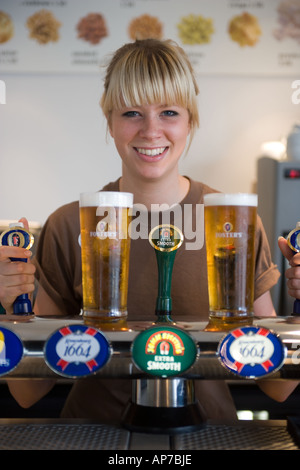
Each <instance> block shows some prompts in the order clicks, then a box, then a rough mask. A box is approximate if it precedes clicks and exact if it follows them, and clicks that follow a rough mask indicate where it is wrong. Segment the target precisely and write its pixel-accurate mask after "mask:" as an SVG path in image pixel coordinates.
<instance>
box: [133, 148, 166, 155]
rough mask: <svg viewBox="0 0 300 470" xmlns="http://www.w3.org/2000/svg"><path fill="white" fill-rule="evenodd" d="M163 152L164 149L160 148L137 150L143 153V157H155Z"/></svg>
mask: <svg viewBox="0 0 300 470" xmlns="http://www.w3.org/2000/svg"><path fill="white" fill-rule="evenodd" d="M164 150H165V147H160V148H156V149H143V148H138V149H137V151H138V152H139V153H143V154H144V155H149V156H151V157H154V156H156V155H160V154H161V153H163V152H164Z"/></svg>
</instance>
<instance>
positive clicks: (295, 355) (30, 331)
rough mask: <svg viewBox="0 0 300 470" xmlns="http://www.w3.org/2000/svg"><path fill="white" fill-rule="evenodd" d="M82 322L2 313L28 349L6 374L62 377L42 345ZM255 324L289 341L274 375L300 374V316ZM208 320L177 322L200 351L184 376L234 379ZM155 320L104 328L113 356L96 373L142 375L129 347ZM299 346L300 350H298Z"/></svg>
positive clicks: (1, 323)
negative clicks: (121, 328)
mask: <svg viewBox="0 0 300 470" xmlns="http://www.w3.org/2000/svg"><path fill="white" fill-rule="evenodd" d="M74 324H83V320H82V318H81V317H77V318H76V319H72V318H63V319H57V318H56V319H54V318H39V317H32V318H29V319H27V320H26V319H25V318H20V319H16V318H15V317H6V316H3V319H2V318H1V321H0V327H4V328H7V329H10V330H11V331H13V332H14V333H15V334H16V335H17V336H18V337H19V338H20V339H21V341H22V343H23V347H24V354H23V357H22V359H21V361H20V363H19V364H18V365H17V366H16V367H15V369H13V370H12V371H11V372H10V373H9V374H8V375H7V376H9V377H14V378H26V377H31V378H44V377H54V376H55V377H56V378H59V376H58V375H57V374H56V373H55V372H53V371H52V370H51V369H50V367H49V366H48V365H47V363H46V361H45V357H44V346H45V344H46V342H47V340H48V338H49V337H50V336H51V335H53V334H54V333H55V331H56V330H59V329H60V328H62V327H63V326H67V325H74ZM253 324H254V325H255V326H262V327H265V328H267V329H269V330H271V331H272V332H274V333H276V334H277V335H278V336H279V337H280V339H281V340H282V342H283V344H284V345H285V346H286V350H287V355H286V359H285V361H284V364H283V366H282V367H281V368H280V369H279V370H278V371H277V372H274V373H273V374H272V376H271V377H272V378H278V379H280V378H284V379H289V378H291V379H294V378H300V366H299V363H300V359H299V352H298V348H299V346H300V317H299V318H298V317H272V318H271V317H270V318H263V319H258V318H257V319H254V322H253ZM206 325H207V323H206V322H178V323H176V326H178V327H179V328H181V329H183V330H184V331H186V332H187V333H189V334H190V335H191V337H192V338H193V339H194V341H195V343H196V344H197V346H198V349H199V354H198V356H197V358H196V361H195V363H194V364H193V366H192V367H191V368H190V369H189V370H188V371H186V372H184V373H183V374H181V376H182V377H187V378H195V379H230V380H234V379H237V380H239V377H238V376H236V375H235V374H233V373H231V372H230V371H228V370H227V369H226V368H225V367H224V366H223V365H222V364H221V362H220V360H219V357H218V345H219V343H220V341H221V340H222V339H223V338H224V336H225V335H226V334H227V333H226V332H209V331H204V329H205V327H206ZM151 326H153V323H152V322H128V330H127V331H103V334H104V335H105V337H106V338H107V340H108V341H109V343H110V345H111V351H112V354H111V358H110V360H109V361H108V362H107V363H106V364H105V365H104V366H103V368H102V369H100V370H98V371H97V372H96V373H95V374H93V375H91V378H92V377H95V376H101V377H131V378H139V377H144V376H146V374H145V373H144V372H142V371H140V370H139V369H138V368H137V367H136V366H135V364H134V362H133V360H132V355H131V347H132V343H133V341H134V339H135V338H136V336H137V335H138V334H139V333H140V332H141V331H143V330H145V329H146V328H149V327H151ZM299 350H300V349H299Z"/></svg>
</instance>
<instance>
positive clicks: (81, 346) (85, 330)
mask: <svg viewBox="0 0 300 470" xmlns="http://www.w3.org/2000/svg"><path fill="white" fill-rule="evenodd" d="M44 354H45V361H46V363H47V364H48V366H49V367H50V369H52V370H53V371H54V372H56V373H57V374H59V375H63V376H64V377H72V378H77V377H85V376H87V375H91V374H94V373H95V372H96V371H97V370H99V369H101V368H102V367H103V366H104V365H105V364H106V363H107V361H108V359H109V358H110V354H111V348H110V344H109V342H108V340H107V339H106V338H105V336H104V335H103V334H102V333H101V332H100V331H99V330H96V329H95V328H92V327H90V326H86V325H68V326H64V327H63V328H60V329H59V330H57V331H56V332H55V333H53V334H52V335H51V336H50V338H49V339H48V340H47V341H46V344H45V348H44Z"/></svg>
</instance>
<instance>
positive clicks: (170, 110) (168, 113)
mask: <svg viewBox="0 0 300 470" xmlns="http://www.w3.org/2000/svg"><path fill="white" fill-rule="evenodd" d="M162 114H163V115H164V116H177V115H178V113H177V112H176V111H173V110H172V109H166V110H165V111H163V113H162Z"/></svg>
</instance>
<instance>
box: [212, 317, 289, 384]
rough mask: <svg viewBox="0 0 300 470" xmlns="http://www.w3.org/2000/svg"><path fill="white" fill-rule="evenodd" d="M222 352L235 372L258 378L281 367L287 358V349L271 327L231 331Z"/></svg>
mask: <svg viewBox="0 0 300 470" xmlns="http://www.w3.org/2000/svg"><path fill="white" fill-rule="evenodd" d="M218 353H219V358H220V361H221V363H222V364H223V365H224V366H225V367H226V368H227V369H229V370H230V371H231V372H233V373H234V374H237V375H239V376H241V377H243V378H248V379H250V378H251V379H255V378H260V377H264V376H266V375H269V374H271V373H272V372H275V371H276V370H278V369H279V368H280V367H281V366H282V364H283V362H284V359H285V357H286V348H285V347H284V345H283V344H282V342H281V340H280V339H279V337H278V336H277V335H275V334H274V333H272V332H271V331H270V330H268V329H266V328H263V327H255V326H245V327H242V328H238V329H236V330H233V331H231V332H230V333H229V334H227V335H226V336H225V337H224V338H223V340H222V341H221V342H220V344H219V348H218Z"/></svg>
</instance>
